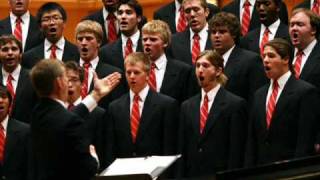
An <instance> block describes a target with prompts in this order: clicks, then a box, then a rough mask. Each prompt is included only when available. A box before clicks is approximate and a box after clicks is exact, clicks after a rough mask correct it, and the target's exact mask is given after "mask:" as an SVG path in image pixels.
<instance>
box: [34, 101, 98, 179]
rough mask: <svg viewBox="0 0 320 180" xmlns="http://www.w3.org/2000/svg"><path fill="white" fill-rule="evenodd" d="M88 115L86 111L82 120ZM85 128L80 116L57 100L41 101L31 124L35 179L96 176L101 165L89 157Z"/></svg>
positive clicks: (87, 177)
mask: <svg viewBox="0 0 320 180" xmlns="http://www.w3.org/2000/svg"><path fill="white" fill-rule="evenodd" d="M79 106H81V105H79ZM82 106H83V105H82ZM77 108H78V106H77ZM78 109H79V108H78ZM78 109H76V110H78ZM88 113H89V112H88V110H87V109H86V113H85V112H83V114H82V115H81V116H82V117H83V115H85V114H88ZM77 114H81V113H77ZM83 124H84V121H83V119H82V118H80V116H78V115H76V114H75V113H72V112H69V111H67V110H66V108H65V107H63V106H62V105H61V104H60V103H58V102H56V101H55V100H52V99H49V98H41V99H40V102H39V103H38V105H37V106H36V107H35V109H34V111H33V113H32V123H31V138H32V145H33V146H32V147H33V152H34V155H35V166H36V171H35V174H36V177H34V179H47V180H49V179H50V180H51V179H52V180H54V179H65V180H67V179H81V180H89V179H90V178H92V177H93V176H94V175H95V173H96V170H97V162H96V160H95V159H94V158H93V157H92V156H91V155H90V153H89V144H88V143H87V141H86V140H85V136H84V133H83Z"/></svg>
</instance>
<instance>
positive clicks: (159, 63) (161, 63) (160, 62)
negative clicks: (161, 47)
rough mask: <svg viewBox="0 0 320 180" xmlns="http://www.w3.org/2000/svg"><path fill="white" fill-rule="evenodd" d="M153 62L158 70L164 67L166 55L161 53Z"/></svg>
mask: <svg viewBox="0 0 320 180" xmlns="http://www.w3.org/2000/svg"><path fill="white" fill-rule="evenodd" d="M154 63H155V64H156V66H157V69H158V70H159V69H163V68H165V65H166V64H167V57H166V55H165V53H163V54H162V55H161V56H160V57H159V58H158V59H157V60H156V61H155V62H154Z"/></svg>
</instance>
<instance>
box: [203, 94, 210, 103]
mask: <svg viewBox="0 0 320 180" xmlns="http://www.w3.org/2000/svg"><path fill="white" fill-rule="evenodd" d="M203 100H204V101H205V102H208V101H209V98H208V94H205V95H204V98H203Z"/></svg>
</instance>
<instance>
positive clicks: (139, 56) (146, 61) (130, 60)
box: [124, 52, 151, 74]
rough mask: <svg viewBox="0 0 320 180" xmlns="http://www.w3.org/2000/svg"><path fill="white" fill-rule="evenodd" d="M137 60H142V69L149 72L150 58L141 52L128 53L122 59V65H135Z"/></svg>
mask: <svg viewBox="0 0 320 180" xmlns="http://www.w3.org/2000/svg"><path fill="white" fill-rule="evenodd" d="M138 62H142V64H143V65H144V68H143V69H144V71H145V72H147V74H149V72H150V68H151V63H150V58H149V56H147V55H146V54H144V53H143V52H134V53H131V54H129V55H128V56H127V57H126V59H125V61H124V67H126V64H131V65H135V64H136V63H138Z"/></svg>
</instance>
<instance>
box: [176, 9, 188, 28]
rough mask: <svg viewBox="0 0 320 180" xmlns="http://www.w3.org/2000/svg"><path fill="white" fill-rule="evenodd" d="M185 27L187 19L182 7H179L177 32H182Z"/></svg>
mask: <svg viewBox="0 0 320 180" xmlns="http://www.w3.org/2000/svg"><path fill="white" fill-rule="evenodd" d="M186 27H187V19H186V16H185V14H184V10H183V8H182V7H180V8H179V19H178V25H177V32H182V31H184V30H185V29H186Z"/></svg>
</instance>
